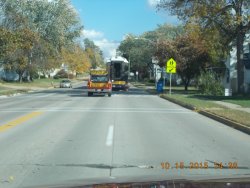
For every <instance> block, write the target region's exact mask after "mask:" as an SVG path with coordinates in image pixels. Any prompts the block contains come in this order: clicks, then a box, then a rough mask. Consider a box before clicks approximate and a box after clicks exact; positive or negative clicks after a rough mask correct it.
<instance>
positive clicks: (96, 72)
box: [90, 69, 108, 75]
mask: <svg viewBox="0 0 250 188" xmlns="http://www.w3.org/2000/svg"><path fill="white" fill-rule="evenodd" d="M90 74H91V75H107V74H108V71H107V70H105V69H99V70H95V69H92V70H90Z"/></svg>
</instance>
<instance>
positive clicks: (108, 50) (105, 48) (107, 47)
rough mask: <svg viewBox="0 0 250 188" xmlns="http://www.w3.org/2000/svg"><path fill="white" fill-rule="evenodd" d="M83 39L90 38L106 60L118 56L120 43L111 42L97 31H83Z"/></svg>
mask: <svg viewBox="0 0 250 188" xmlns="http://www.w3.org/2000/svg"><path fill="white" fill-rule="evenodd" d="M82 35H83V38H89V39H90V40H92V41H93V42H94V43H95V45H96V46H98V47H99V48H100V49H101V50H102V52H103V56H104V58H110V57H111V56H115V55H116V49H117V47H118V46H119V42H114V41H109V40H108V39H106V38H105V37H104V34H103V33H102V32H100V31H96V30H93V29H91V30H83V32H82Z"/></svg>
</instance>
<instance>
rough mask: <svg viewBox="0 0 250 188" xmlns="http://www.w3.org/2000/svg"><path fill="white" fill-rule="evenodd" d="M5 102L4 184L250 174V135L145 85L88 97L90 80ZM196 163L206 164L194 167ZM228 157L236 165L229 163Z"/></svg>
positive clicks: (0, 180)
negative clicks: (220, 166)
mask: <svg viewBox="0 0 250 188" xmlns="http://www.w3.org/2000/svg"><path fill="white" fill-rule="evenodd" d="M85 84H86V83H85ZM0 104H1V105H0V187H1V188H2V187H8V188H9V187H30V186H31V187H33V186H35V187H36V186H38V185H54V184H57V185H58V184H60V185H61V184H75V183H76V184H77V183H80V184H81V183H83V182H85V180H87V179H88V180H90V179H91V178H104V177H108V178H110V179H111V180H112V181H113V180H115V179H119V177H128V178H131V177H132V178H135V179H136V177H144V178H146V179H147V178H148V177H151V178H152V177H154V178H159V179H161V178H163V179H172V178H176V179H184V178H188V179H196V178H204V177H210V178H221V177H226V176H234V177H236V176H242V177H243V174H245V176H246V175H247V176H249V175H250V169H249V168H250V157H249V154H250V152H249V151H250V136H249V135H246V134H244V133H242V132H240V131H237V130H234V129H232V128H230V127H227V126H225V125H223V124H221V123H218V122H215V121H214V120H211V119H209V118H206V117H203V116H202V115H200V114H198V113H196V112H193V111H190V110H187V109H184V108H182V107H180V106H178V105H175V104H173V103H170V102H168V101H166V100H164V99H161V98H159V97H158V96H155V95H150V94H148V93H146V92H145V91H143V90H141V89H136V88H131V90H130V91H129V92H115V93H114V94H113V96H112V97H107V96H104V97H103V96H93V97H87V92H86V89H85V85H77V86H75V87H74V88H73V89H51V90H46V91H40V92H34V93H29V94H24V95H20V96H16V97H10V98H2V99H0ZM181 162H183V163H181ZM196 162H197V163H198V166H199V167H198V168H200V167H202V166H203V167H204V165H206V163H207V164H208V169H192V170H190V169H189V167H190V165H192V163H194V165H195V163H196ZM213 162H222V163H223V165H224V168H223V169H214V163H213ZM229 162H232V163H233V162H235V163H234V164H235V165H236V163H237V165H238V169H227V168H225V167H226V166H227V165H228V163H229ZM175 163H178V164H180V163H181V164H184V168H183V169H176V168H174V167H175ZM200 163H201V164H200ZM225 164H226V165H225ZM162 165H163V167H164V168H168V165H170V168H169V169H168V170H166V169H162ZM196 165H197V164H196Z"/></svg>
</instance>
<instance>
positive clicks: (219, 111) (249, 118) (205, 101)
mask: <svg viewBox="0 0 250 188" xmlns="http://www.w3.org/2000/svg"><path fill="white" fill-rule="evenodd" d="M161 96H162V97H163V98H172V99H175V100H177V101H181V102H182V103H183V104H188V105H191V106H193V107H196V108H197V109H198V110H206V111H208V112H211V113H214V114H216V115H218V116H221V117H224V118H226V119H230V120H232V121H235V122H238V123H241V124H244V125H247V126H250V114H249V113H247V112H244V111H240V110H234V109H228V108H226V107H224V106H222V105H219V104H216V103H214V102H213V101H214V98H213V99H211V98H205V97H200V96H199V95H193V94H186V95H185V94H172V95H168V94H167V95H166V94H162V95H161Z"/></svg>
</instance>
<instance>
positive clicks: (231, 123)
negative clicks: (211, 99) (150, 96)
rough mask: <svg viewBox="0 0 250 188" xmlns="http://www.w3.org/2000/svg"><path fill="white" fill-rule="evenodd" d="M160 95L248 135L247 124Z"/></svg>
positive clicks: (249, 131)
mask: <svg viewBox="0 0 250 188" xmlns="http://www.w3.org/2000/svg"><path fill="white" fill-rule="evenodd" d="M160 97H161V98H163V99H166V100H168V101H170V102H173V103H175V104H177V105H180V106H182V107H184V108H187V109H190V110H193V111H196V112H197V113H199V114H201V115H203V116H206V117H209V118H211V119H213V120H215V121H218V122H220V123H223V124H225V125H227V126H229V127H232V128H234V129H237V130H240V131H242V132H244V133H246V134H249V135H250V127H247V126H245V125H243V124H241V123H237V122H235V121H232V120H229V119H225V118H223V117H221V116H218V115H215V114H213V113H210V112H208V111H205V110H198V109H197V108H196V107H194V106H192V105H189V104H185V103H183V102H180V101H178V100H176V99H172V98H170V97H167V96H163V95H160Z"/></svg>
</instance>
